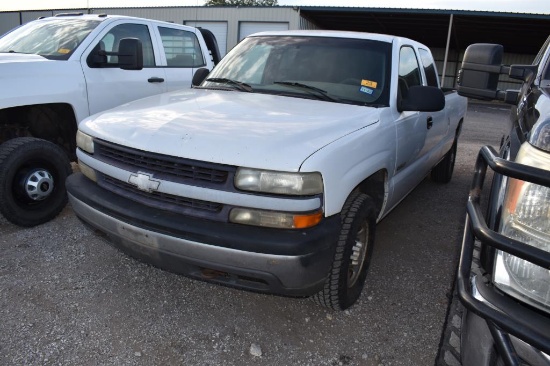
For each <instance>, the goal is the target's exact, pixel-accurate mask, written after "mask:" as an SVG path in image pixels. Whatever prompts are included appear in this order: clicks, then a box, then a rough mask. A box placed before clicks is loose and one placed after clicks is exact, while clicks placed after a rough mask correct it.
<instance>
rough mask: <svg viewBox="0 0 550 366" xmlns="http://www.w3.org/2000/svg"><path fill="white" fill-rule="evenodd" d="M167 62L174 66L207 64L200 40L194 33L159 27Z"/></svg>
mask: <svg viewBox="0 0 550 366" xmlns="http://www.w3.org/2000/svg"><path fill="white" fill-rule="evenodd" d="M159 32H160V37H161V39H162V45H163V47H164V53H165V54H166V62H167V65H168V66H172V67H200V66H205V65H206V64H205V62H204V59H203V57H202V51H201V47H200V45H199V41H198V39H197V37H196V36H195V34H194V33H192V32H187V31H184V30H181V29H174V28H164V27H159Z"/></svg>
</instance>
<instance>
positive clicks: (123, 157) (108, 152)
mask: <svg viewBox="0 0 550 366" xmlns="http://www.w3.org/2000/svg"><path fill="white" fill-rule="evenodd" d="M94 144H95V146H96V152H95V154H96V156H97V157H100V158H101V159H102V160H104V161H109V162H111V163H115V164H114V165H117V166H120V167H126V168H128V167H133V169H132V170H135V169H137V171H139V170H144V171H147V172H150V173H156V174H157V175H158V174H161V175H162V176H164V177H173V178H175V179H172V180H175V181H180V180H187V181H189V180H191V181H199V182H200V181H202V182H209V183H213V184H224V183H225V182H226V181H227V177H228V175H229V173H230V171H232V170H234V169H232V167H229V166H223V165H216V166H215V167H212V166H208V165H213V164H208V163H204V162H199V161H194V160H190V159H182V158H177V157H173V156H167V155H162V154H156V153H151V152H146V151H141V150H137V149H131V148H127V147H123V146H119V145H115V144H111V143H106V142H105V141H98V140H96V141H94ZM224 168H225V169H224Z"/></svg>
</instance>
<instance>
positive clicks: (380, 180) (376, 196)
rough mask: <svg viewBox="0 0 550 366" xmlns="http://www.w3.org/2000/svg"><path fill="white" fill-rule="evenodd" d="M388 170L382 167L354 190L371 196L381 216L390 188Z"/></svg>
mask: <svg viewBox="0 0 550 366" xmlns="http://www.w3.org/2000/svg"><path fill="white" fill-rule="evenodd" d="M387 181H388V172H387V171H386V170H385V169H381V170H379V171H377V172H376V173H374V174H372V175H370V176H369V177H368V178H366V179H365V180H363V181H362V182H361V183H359V184H358V185H357V187H355V189H354V190H353V192H356V191H357V192H361V193H364V194H366V195H367V196H369V197H370V198H371V199H372V201H373V203H374V206H375V208H376V215H377V216H379V215H380V212H381V211H382V209H383V208H384V204H385V203H386V199H387V194H388V189H387Z"/></svg>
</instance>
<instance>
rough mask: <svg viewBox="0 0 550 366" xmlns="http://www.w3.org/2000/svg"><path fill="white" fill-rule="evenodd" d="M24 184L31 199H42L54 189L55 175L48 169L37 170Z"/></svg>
mask: <svg viewBox="0 0 550 366" xmlns="http://www.w3.org/2000/svg"><path fill="white" fill-rule="evenodd" d="M24 185H25V192H26V193H27V196H28V197H29V198H30V199H32V200H34V201H42V200H44V199H46V198H47V197H48V196H49V195H50V194H51V193H52V191H53V186H54V183H53V177H52V175H51V174H50V173H49V172H48V171H47V170H43V169H40V170H35V171H33V172H32V173H30V174H29V175H28V176H27V178H26V179H25V181H24Z"/></svg>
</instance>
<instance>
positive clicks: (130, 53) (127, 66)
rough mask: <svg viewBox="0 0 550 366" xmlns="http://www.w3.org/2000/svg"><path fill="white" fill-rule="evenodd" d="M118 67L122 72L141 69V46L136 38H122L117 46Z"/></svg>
mask: <svg viewBox="0 0 550 366" xmlns="http://www.w3.org/2000/svg"><path fill="white" fill-rule="evenodd" d="M116 55H118V66H119V67H120V68H121V69H123V70H141V69H143V45H142V43H141V41H140V40H139V39H137V38H123V39H121V40H120V44H119V46H118V52H116Z"/></svg>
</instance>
